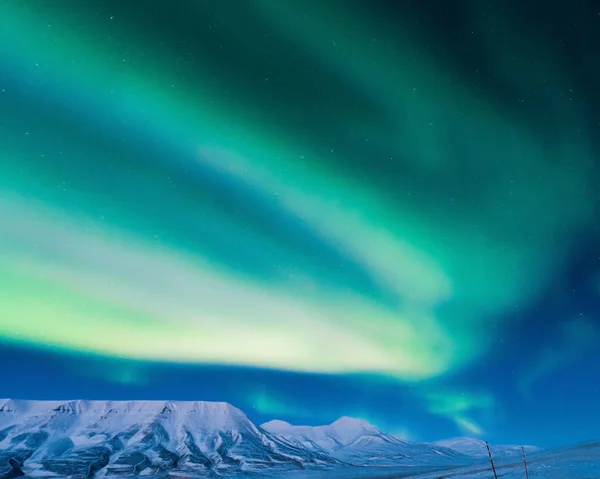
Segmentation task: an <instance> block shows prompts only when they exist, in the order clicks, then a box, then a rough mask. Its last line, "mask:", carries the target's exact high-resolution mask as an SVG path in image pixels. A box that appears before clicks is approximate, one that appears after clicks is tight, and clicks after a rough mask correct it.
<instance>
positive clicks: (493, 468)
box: [485, 441, 498, 479]
mask: <svg viewBox="0 0 600 479" xmlns="http://www.w3.org/2000/svg"><path fill="white" fill-rule="evenodd" d="M485 447H487V450H488V456H490V463H491V465H492V471H494V479H498V474H496V466H494V460H493V459H492V451H491V450H490V445H489V444H488V442H487V441H485Z"/></svg>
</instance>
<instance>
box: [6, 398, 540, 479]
mask: <svg viewBox="0 0 600 479" xmlns="http://www.w3.org/2000/svg"><path fill="white" fill-rule="evenodd" d="M482 445H483V446H482ZM482 447H483V450H484V451H486V450H485V443H482V442H481V441H477V440H473V439H466V438H459V439H455V440H450V441H440V443H437V444H436V443H416V442H409V441H405V440H402V439H399V438H397V437H395V436H392V435H389V434H385V433H384V432H382V431H380V430H379V429H377V428H376V427H374V426H372V425H371V424H369V423H368V422H366V421H363V420H360V419H353V418H349V417H342V418H340V419H338V420H337V421H335V422H333V423H331V424H329V425H325V426H316V427H312V426H292V425H291V424H289V423H287V422H283V421H277V420H275V421H270V422H267V423H265V424H263V425H262V426H261V427H257V426H256V425H254V424H253V423H252V421H250V419H248V417H247V416H246V415H245V414H244V413H243V412H242V411H240V410H239V409H237V408H235V407H233V406H231V405H230V404H227V403H217V402H174V401H82V400H77V401H21V400H9V399H5V400H0V479H10V478H14V477H18V476H20V475H23V474H26V476H27V477H55V478H110V477H119V478H126V477H146V478H172V479H174V478H188V477H189V478H191V477H194V478H199V477H238V476H244V477H248V476H253V477H260V478H263V477H264V478H267V477H274V476H277V477H282V476H285V477H290V478H299V477H302V478H305V477H311V478H312V477H340V478H341V477H344V478H350V477H358V476H360V475H362V476H365V475H367V476H370V477H376V476H377V475H379V474H381V473H383V472H385V473H386V474H390V473H398V474H405V473H406V472H407V470H410V471H411V473H415V474H416V473H417V472H419V473H425V472H428V471H433V470H438V471H439V470H441V469H444V470H445V471H446V472H445V473H450V471H451V470H457V467H464V466H467V465H473V466H474V467H484V468H485V466H484V465H483V462H484V461H483V460H482V457H483V453H482ZM529 450H531V449H529ZM515 451H516V452H515ZM486 453H487V452H486ZM494 453H495V454H496V455H499V456H501V457H505V458H506V461H505V462H507V463H509V462H510V461H515V460H516V458H513V459H510V457H511V455H512V454H514V453H519V449H518V448H517V447H515V446H501V447H500V448H497V449H495V450H494ZM475 470H478V469H475ZM470 471H473V469H470ZM357 475H358V476H357Z"/></svg>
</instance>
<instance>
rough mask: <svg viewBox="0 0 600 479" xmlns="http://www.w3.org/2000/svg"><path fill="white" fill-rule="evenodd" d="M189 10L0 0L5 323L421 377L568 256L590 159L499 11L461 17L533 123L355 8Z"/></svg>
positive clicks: (414, 38) (553, 84)
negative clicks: (170, 20) (144, 14)
mask: <svg viewBox="0 0 600 479" xmlns="http://www.w3.org/2000/svg"><path fill="white" fill-rule="evenodd" d="M188 3H189V11H190V12H191V13H190V15H192V14H193V15H197V18H198V25H199V26H198V31H197V32H196V34H197V36H198V38H201V39H203V41H204V42H205V44H206V47H205V48H206V49H205V50H204V51H197V50H194V49H193V48H192V47H189V52H188V48H187V47H186V46H185V45H181V44H180V43H178V44H177V47H174V46H173V45H174V44H175V40H174V39H164V41H163V39H162V38H161V36H160V35H159V34H158V33H157V34H156V35H155V36H154V37H153V35H152V32H151V31H146V30H145V29H144V28H140V29H134V28H132V27H131V25H130V24H129V23H127V21H126V20H124V19H121V18H118V17H117V16H115V17H114V18H111V17H112V16H111V15H109V13H110V12H105V11H100V12H94V11H92V10H91V9H90V8H89V7H87V6H86V2H80V3H73V5H71V6H70V8H59V5H60V4H61V2H21V1H9V0H6V1H4V2H3V4H2V15H1V17H0V61H1V64H2V67H3V72H2V75H3V79H4V83H6V84H7V85H8V86H7V87H6V88H5V89H3V90H2V91H1V92H0V107H1V108H2V122H1V123H0V336H1V337H2V339H3V340H4V341H9V342H16V343H22V344H31V345H39V346H47V347H48V346H49V347H55V348H64V349H66V350H71V351H85V352H93V353H97V354H101V355H107V356H111V357H129V358H136V359H152V360H165V361H177V362H194V363H213V364H214V363H216V364H231V365H248V366H256V367H266V368H275V369H283V370H291V371H307V372H319V373H353V372H368V373H381V374H385V375H391V376H393V377H397V378H399V379H402V380H411V381H413V380H424V379H428V378H435V377H438V376H440V375H443V374H444V373H446V372H448V371H451V370H453V369H454V368H457V367H459V366H461V365H463V364H466V363H467V362H468V361H471V360H473V359H475V358H477V357H478V355H480V354H482V353H484V352H485V350H486V349H487V348H488V347H489V341H496V340H497V338H495V337H494V333H493V331H494V325H495V321H498V320H499V319H498V318H500V317H502V316H506V313H507V312H510V311H514V309H515V308H522V307H525V306H526V305H527V304H529V303H530V302H531V301H533V300H534V299H535V298H536V295H537V294H538V292H539V291H540V290H541V289H542V288H543V287H544V286H545V285H547V284H548V282H549V281H551V280H552V278H553V277H554V276H555V275H556V274H559V273H560V271H561V268H562V267H563V264H564V257H565V255H566V254H567V252H568V250H569V249H570V248H571V247H572V245H573V243H574V241H576V238H577V234H578V232H580V231H582V230H583V229H584V228H585V227H586V226H587V225H588V224H589V221H590V218H591V217H592V214H593V202H592V201H591V198H590V193H589V192H588V189H587V187H586V184H587V182H588V181H589V178H590V172H591V170H592V168H593V164H592V159H591V147H590V145H589V142H588V140H587V137H588V135H587V132H586V129H585V125H583V124H582V121H581V120H580V112H579V111H578V106H577V105H578V102H577V99H576V98H569V97H568V96H565V95H558V94H557V92H565V91H568V90H569V78H568V73H567V72H564V71H561V68H560V65H559V64H557V63H555V62H554V61H553V55H552V52H551V51H543V48H542V47H540V46H539V45H538V46H537V47H536V48H538V52H537V53H539V55H538V56H537V58H538V60H537V61H536V62H535V63H532V64H530V65H529V66H528V67H527V72H528V76H527V78H524V77H523V76H522V74H517V73H516V72H517V70H518V71H519V72H522V71H523V69H524V68H525V67H524V66H523V65H516V64H515V63H514V62H513V61H512V60H511V58H508V51H512V50H513V49H514V48H521V47H522V48H523V49H524V51H527V50H526V49H527V44H526V43H525V42H524V41H523V40H522V38H520V37H519V35H518V34H517V33H515V34H514V35H512V36H510V37H508V38H505V39H503V42H502V43H499V42H498V41H497V40H495V38H494V37H493V36H491V35H490V34H489V33H486V32H489V31H490V30H493V28H492V27H494V26H496V27H500V26H501V25H503V22H505V19H504V18H503V17H502V16H500V14H496V15H489V16H487V17H486V20H485V22H489V25H488V24H484V21H482V20H479V21H478V22H479V23H474V25H476V27H477V28H480V29H481V32H478V33H480V34H481V35H482V36H483V38H484V46H485V48H487V49H488V50H489V52H490V55H492V54H493V55H494V57H495V58H496V64H495V65H494V69H495V72H496V73H497V74H498V75H502V76H503V78H504V81H505V82H506V84H507V85H510V86H511V87H513V88H515V89H516V90H517V91H522V92H523V96H524V98H525V97H526V95H527V92H528V91H533V90H534V89H535V90H536V101H537V103H538V104H539V105H541V106H542V107H543V109H544V111H546V112H547V115H546V116H545V118H544V125H543V127H540V126H539V122H538V123H536V122H534V119H533V116H532V115H530V116H531V118H530V120H527V118H529V117H528V116H527V115H524V114H523V112H522V111H517V110H516V109H517V108H518V107H519V106H514V105H504V104H502V103H501V102H499V101H498V100H497V99H496V98H494V96H493V94H491V93H490V92H489V91H485V90H482V89H478V88H475V87H474V86H473V84H471V83H470V82H469V81H468V79H467V78H466V77H464V75H463V73H462V72H461V71H460V69H458V68H454V67H453V65H452V63H451V62H450V61H444V59H443V58H440V57H439V56H438V55H437V54H436V53H435V51H432V50H428V49H427V48H425V47H424V45H425V43H426V39H423V38H420V36H419V33H418V32H417V31H416V30H415V31H413V30H411V28H410V27H407V28H396V26H394V25H391V24H389V25H387V28H382V27H381V24H380V23H381V22H378V23H376V22H375V21H374V20H373V21H371V20H372V19H370V18H369V16H368V15H367V13H366V11H362V12H361V11H360V10H359V9H356V10H353V9H346V8H344V7H343V6H342V4H340V3H339V2H337V3H336V2H312V1H309V2H297V1H291V0H288V1H285V2H281V1H278V0H257V1H256V2H247V3H243V2H242V3H239V2H238V3H236V2H234V3H232V2H230V1H223V2H214V3H211V4H210V8H209V7H208V3H207V4H203V3H202V2H199V3H198V2H188ZM209 3H210V2H209ZM300 6H302V8H301V11H302V14H299V11H300ZM479 8H480V7H479V6H478V5H477V2H473V6H472V9H473V17H474V18H475V17H477V18H479V14H478V9H479ZM481 8H482V7H481ZM209 10H210V12H209ZM234 12H235V13H234ZM242 32H243V33H242ZM265 32H269V33H268V34H265ZM309 32H310V33H309ZM175 48H177V49H178V50H177V52H178V53H173V51H174V49H175ZM541 48H542V51H541V53H540V52H539V49H541ZM265 51H266V52H267V53H265ZM525 57H526V55H525ZM521 61H524V60H521ZM517 67H518V68H517ZM499 72H502V73H499ZM573 158H576V159H577V161H576V162H574V161H572V160H573ZM265 401H266V399H265ZM432 401H433V402H435V403H436V405H435V406H433V408H434V409H436V410H438V411H440V413H442V414H451V415H455V416H456V415H459V414H460V413H461V411H463V410H465V409H468V408H461V405H460V404H458V406H457V405H454V406H452V405H447V404H438V402H439V401H438V402H436V401H437V399H436V398H433V399H432ZM458 403H460V400H458ZM457 420H462V421H463V422H467V421H468V420H467V419H466V418H464V417H462V416H461V417H460V418H457ZM467 426H468V425H467ZM473 428H475V429H476V426H473Z"/></svg>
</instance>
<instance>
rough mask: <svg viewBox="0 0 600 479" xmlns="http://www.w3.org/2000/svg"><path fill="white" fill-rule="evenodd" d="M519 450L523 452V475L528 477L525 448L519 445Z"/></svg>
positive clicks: (527, 478)
mask: <svg viewBox="0 0 600 479" xmlns="http://www.w3.org/2000/svg"><path fill="white" fill-rule="evenodd" d="M521 452H522V453H523V464H525V477H526V479H529V471H528V470H527V457H526V456H525V448H524V447H523V446H521Z"/></svg>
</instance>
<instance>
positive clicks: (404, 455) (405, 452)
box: [261, 417, 470, 466]
mask: <svg viewBox="0 0 600 479" xmlns="http://www.w3.org/2000/svg"><path fill="white" fill-rule="evenodd" d="M261 428H262V429H264V430H265V431H268V432H270V433H272V434H273V435H276V436H278V437H280V438H281V439H283V440H288V441H290V442H292V443H293V444H296V445H298V446H300V447H304V448H306V449H309V450H311V451H318V452H322V453H326V454H329V455H330V456H332V457H334V458H336V459H338V460H340V461H343V462H347V463H350V464H354V465H360V466H365V465H373V464H375V465H378V466H383V465H422V464H450V463H452V464H463V463H469V462H470V458H467V457H466V456H465V455H463V454H462V453H459V452H456V451H454V450H452V449H450V448H447V447H443V446H438V445H435V444H427V443H415V442H409V441H404V440H402V439H399V438H397V437H395V436H392V435H389V434H385V433H383V432H381V431H380V430H379V429H377V428H376V427H375V426H372V425H371V424H369V423H368V422H366V421H363V420H361V419H354V418H350V417H342V418H340V419H338V420H337V421H335V422H333V423H331V424H329V425H326V426H315V427H312V426H292V425H291V424H289V423H287V422H284V421H278V420H275V421H270V422H267V423H265V424H262V425H261Z"/></svg>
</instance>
